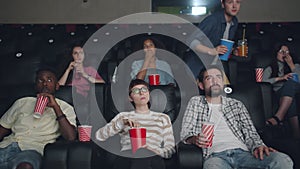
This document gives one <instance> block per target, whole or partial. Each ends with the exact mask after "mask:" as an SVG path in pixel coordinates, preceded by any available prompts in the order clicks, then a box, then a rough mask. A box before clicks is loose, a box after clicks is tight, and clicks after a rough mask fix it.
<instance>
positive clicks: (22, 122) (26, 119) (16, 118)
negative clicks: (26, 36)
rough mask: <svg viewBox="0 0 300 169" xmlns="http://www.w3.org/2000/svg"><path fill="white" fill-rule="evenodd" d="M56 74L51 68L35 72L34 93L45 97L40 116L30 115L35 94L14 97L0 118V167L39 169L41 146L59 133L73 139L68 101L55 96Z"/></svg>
mask: <svg viewBox="0 0 300 169" xmlns="http://www.w3.org/2000/svg"><path fill="white" fill-rule="evenodd" d="M58 88H59V84H58V82H57V77H56V75H55V73H54V72H53V71H52V70H51V69H48V68H47V69H41V70H39V71H37V74H36V91H37V96H44V97H48V100H49V101H48V104H47V107H46V108H45V110H44V113H43V115H42V116H41V117H40V118H35V117H33V112H34V107H35V103H36V100H37V99H36V97H23V98H21V99H18V100H17V101H16V102H15V103H14V104H13V105H12V107H11V108H10V109H9V110H7V112H6V113H5V114H4V115H3V116H2V117H1V119H0V140H1V142H0V169H40V166H41V161H42V154H43V150H44V146H45V145H46V144H48V143H52V142H54V141H55V140H56V139H57V138H58V137H59V136H60V135H62V136H63V137H64V138H65V139H67V140H74V139H75V138H76V134H75V133H76V132H75V127H76V120H75V119H76V115H75V112H74V109H73V107H72V106H71V105H69V104H68V103H66V102H64V101H62V100H60V99H57V98H55V96H54V93H55V91H56V90H58Z"/></svg>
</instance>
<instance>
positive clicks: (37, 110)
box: [33, 96, 49, 119]
mask: <svg viewBox="0 0 300 169" xmlns="http://www.w3.org/2000/svg"><path fill="white" fill-rule="evenodd" d="M48 101H49V98H48V97H46V96H39V97H38V98H37V101H36V103H35V107H34V112H33V117H35V118H37V119H39V118H41V116H42V115H43V113H44V111H45V107H46V106H47V104H48Z"/></svg>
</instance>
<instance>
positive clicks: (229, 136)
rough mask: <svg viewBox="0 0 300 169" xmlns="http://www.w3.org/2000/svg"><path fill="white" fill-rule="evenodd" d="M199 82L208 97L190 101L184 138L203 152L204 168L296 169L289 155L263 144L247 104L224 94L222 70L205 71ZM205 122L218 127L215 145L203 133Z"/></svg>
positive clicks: (214, 137)
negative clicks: (210, 143)
mask: <svg viewBox="0 0 300 169" xmlns="http://www.w3.org/2000/svg"><path fill="white" fill-rule="evenodd" d="M198 80H199V84H198V85H199V87H200V89H202V90H204V92H205V96H195V97H193V98H191V100H190V101H189V103H188V106H187V109H186V111H185V114H184V117H183V121H182V129H181V139H182V140H183V142H184V143H186V144H194V145H196V146H198V147H200V148H202V149H203V152H204V153H203V155H204V165H203V168H204V169H219V168H224V169H232V168H272V169H275V168H276V169H277V168H278V169H282V168H286V169H287V168H290V169H292V168H293V162H292V160H291V159H290V157H289V156H287V155H286V154H283V153H280V152H277V151H276V150H274V149H273V148H271V147H267V146H266V145H265V144H264V143H263V141H262V140H261V138H260V136H259V135H258V133H257V131H256V129H255V127H254V125H253V123H252V121H251V119H250V115H249V113H248V111H247V109H246V107H245V106H244V105H243V103H242V102H240V101H238V100H236V99H233V98H227V97H225V96H223V95H222V94H223V88H224V82H223V73H222V70H221V69H220V68H219V67H217V66H211V67H208V68H207V69H203V70H202V71H201V72H200V73H199V76H198ZM205 122H212V123H213V124H214V133H213V142H212V145H211V146H210V145H209V139H207V138H206V137H205V135H203V134H202V131H201V128H202V125H203V123H205Z"/></svg>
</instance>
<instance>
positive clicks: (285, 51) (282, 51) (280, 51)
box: [279, 49, 290, 54]
mask: <svg viewBox="0 0 300 169" xmlns="http://www.w3.org/2000/svg"><path fill="white" fill-rule="evenodd" d="M279 53H281V54H289V53H290V51H288V50H282V49H280V50H279Z"/></svg>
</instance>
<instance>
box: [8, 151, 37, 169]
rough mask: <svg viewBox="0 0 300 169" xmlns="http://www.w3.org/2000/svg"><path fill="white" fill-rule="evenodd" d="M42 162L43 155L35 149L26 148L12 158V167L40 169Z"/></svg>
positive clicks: (17, 168)
mask: <svg viewBox="0 0 300 169" xmlns="http://www.w3.org/2000/svg"><path fill="white" fill-rule="evenodd" d="M41 162H42V155H41V154H40V153H38V152H37V151H34V150H25V151H22V152H20V153H18V154H17V155H15V156H14V157H13V158H12V160H11V163H12V168H16V169H27V168H26V167H29V165H30V166H31V167H29V168H28V169H39V168H40V166H41Z"/></svg>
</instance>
